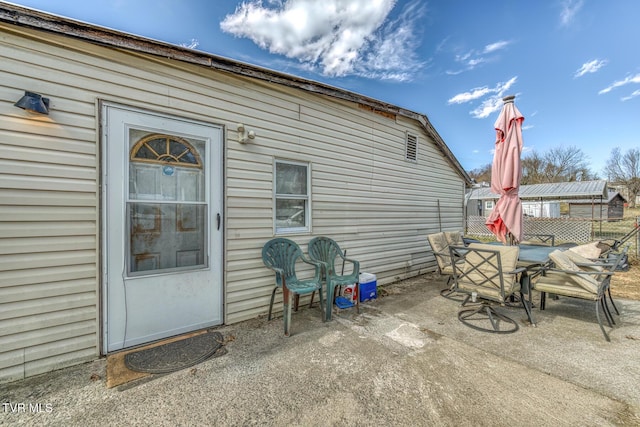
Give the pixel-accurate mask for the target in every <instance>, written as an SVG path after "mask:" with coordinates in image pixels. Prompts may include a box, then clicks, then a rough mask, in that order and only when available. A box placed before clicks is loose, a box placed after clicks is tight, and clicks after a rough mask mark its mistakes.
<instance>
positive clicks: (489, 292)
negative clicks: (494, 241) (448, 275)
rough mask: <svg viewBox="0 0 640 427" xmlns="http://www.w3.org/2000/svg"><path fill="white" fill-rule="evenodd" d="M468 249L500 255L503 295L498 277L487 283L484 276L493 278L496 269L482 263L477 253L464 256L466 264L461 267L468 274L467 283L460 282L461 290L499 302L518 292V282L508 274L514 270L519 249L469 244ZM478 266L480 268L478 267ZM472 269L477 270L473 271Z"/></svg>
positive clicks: (480, 256)
mask: <svg viewBox="0 0 640 427" xmlns="http://www.w3.org/2000/svg"><path fill="white" fill-rule="evenodd" d="M469 248H470V249H479V250H489V251H494V252H498V253H499V254H500V261H501V264H502V280H503V283H504V295H501V289H500V276H496V277H495V278H494V279H493V280H491V281H487V280H486V278H485V275H486V276H489V277H491V276H493V275H495V273H496V272H497V267H494V266H492V265H490V264H489V263H482V261H483V256H482V255H481V254H480V253H478V252H470V253H468V254H467V255H466V256H465V260H466V264H465V266H464V267H463V271H464V272H465V273H466V274H468V276H467V277H468V279H469V281H468V282H467V281H464V280H462V281H460V282H459V283H458V287H459V288H460V289H461V290H464V291H467V292H472V291H475V292H477V293H478V295H480V296H481V297H486V298H490V299H494V300H497V301H501V300H503V299H504V297H507V296H509V295H511V294H513V293H514V292H518V291H519V290H520V282H518V280H517V276H516V275H515V274H508V273H509V272H511V271H513V270H515V269H516V264H517V262H518V255H519V248H518V247H517V246H500V245H488V244H484V243H471V244H470V245H469ZM478 265H480V267H478ZM474 269H477V270H475V271H474ZM482 282H484V283H485V284H484V285H483V286H477V283H482Z"/></svg>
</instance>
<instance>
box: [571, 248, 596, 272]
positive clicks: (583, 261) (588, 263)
mask: <svg viewBox="0 0 640 427" xmlns="http://www.w3.org/2000/svg"><path fill="white" fill-rule="evenodd" d="M564 254H565V255H566V256H567V257H568V258H569V259H570V260H571V261H573V262H574V263H576V264H580V265H579V266H578V267H579V268H581V269H583V270H590V271H602V270H603V268H602V265H600V264H597V263H595V262H593V261H592V260H590V259H589V258H585V257H583V256H582V255H580V254H579V253H577V252H574V251H565V252H564Z"/></svg>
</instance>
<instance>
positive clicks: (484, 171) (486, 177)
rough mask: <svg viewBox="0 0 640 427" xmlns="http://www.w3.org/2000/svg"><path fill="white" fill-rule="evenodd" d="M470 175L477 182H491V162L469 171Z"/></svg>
mask: <svg viewBox="0 0 640 427" xmlns="http://www.w3.org/2000/svg"><path fill="white" fill-rule="evenodd" d="M469 176H470V177H471V178H473V179H474V180H475V181H476V182H478V183H480V182H491V163H489V164H487V165H484V166H481V167H479V168H477V169H474V170H472V171H470V172H469Z"/></svg>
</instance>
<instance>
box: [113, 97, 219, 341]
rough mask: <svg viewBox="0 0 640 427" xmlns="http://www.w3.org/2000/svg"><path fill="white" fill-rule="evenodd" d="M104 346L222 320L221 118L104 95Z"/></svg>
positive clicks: (165, 334) (185, 329) (146, 339)
mask: <svg viewBox="0 0 640 427" xmlns="http://www.w3.org/2000/svg"><path fill="white" fill-rule="evenodd" d="M102 126H103V159H104V161H103V183H104V187H103V200H104V201H105V203H104V204H103V224H104V228H103V236H104V250H103V254H104V256H103V265H104V267H103V271H104V277H103V283H104V291H103V296H104V298H105V300H104V304H103V307H104V310H105V315H104V316H103V322H104V323H103V328H104V343H105V344H104V350H105V352H111V351H116V350H120V349H123V348H127V347H131V346H135V345H139V344H143V343H146V342H149V341H153V340H157V339H160V338H165V337H169V336H172V335H176V334H180V333H184V332H189V331H193V330H196V329H200V328H204V327H208V326H212V325H219V324H221V323H222V225H221V222H222V218H221V214H222V128H220V127H219V126H214V125H209V124H205V123H201V122H195V121H189V120H184V119H179V118H175V117H169V116H164V115H159V114H158V115H156V114H152V113H148V112H143V111H140V110H136V109H129V108H126V107H121V106H116V105H110V104H105V105H104V106H103V107H102Z"/></svg>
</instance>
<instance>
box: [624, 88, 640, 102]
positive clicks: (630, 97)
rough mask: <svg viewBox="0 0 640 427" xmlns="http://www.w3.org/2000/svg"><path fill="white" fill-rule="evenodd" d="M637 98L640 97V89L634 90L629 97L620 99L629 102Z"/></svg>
mask: <svg viewBox="0 0 640 427" xmlns="http://www.w3.org/2000/svg"><path fill="white" fill-rule="evenodd" d="M636 96H640V89H638V90H634V91H633V92H631V95H629V96H624V97H622V98H620V100H621V101H628V100H630V99H633V98H635V97H636Z"/></svg>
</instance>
